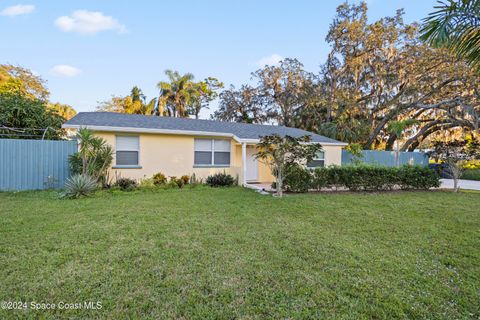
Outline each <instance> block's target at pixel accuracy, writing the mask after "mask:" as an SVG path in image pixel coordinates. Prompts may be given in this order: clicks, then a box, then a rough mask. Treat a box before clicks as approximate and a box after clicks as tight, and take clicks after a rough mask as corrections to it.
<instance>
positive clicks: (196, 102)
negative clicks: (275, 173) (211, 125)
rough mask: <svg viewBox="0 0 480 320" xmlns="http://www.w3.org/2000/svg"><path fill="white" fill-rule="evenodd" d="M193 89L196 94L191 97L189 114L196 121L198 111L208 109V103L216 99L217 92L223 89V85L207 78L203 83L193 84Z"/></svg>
mask: <svg viewBox="0 0 480 320" xmlns="http://www.w3.org/2000/svg"><path fill="white" fill-rule="evenodd" d="M194 87H195V89H196V92H195V94H194V95H193V96H192V103H191V106H190V112H189V113H190V114H191V115H193V116H195V119H198V117H199V115H200V111H201V110H202V109H208V105H209V104H210V102H212V101H213V100H215V99H216V98H217V97H218V90H220V89H221V88H223V83H222V82H220V81H218V79H217V78H212V77H209V78H207V79H205V80H204V81H200V82H198V83H195V84H194Z"/></svg>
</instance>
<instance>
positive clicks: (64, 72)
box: [50, 64, 82, 77]
mask: <svg viewBox="0 0 480 320" xmlns="http://www.w3.org/2000/svg"><path fill="white" fill-rule="evenodd" d="M50 73H51V74H53V75H54V76H59V77H75V76H78V75H79V74H80V73H82V70H80V69H78V68H75V67H73V66H69V65H68V64H59V65H56V66H54V67H53V68H52V69H50Z"/></svg>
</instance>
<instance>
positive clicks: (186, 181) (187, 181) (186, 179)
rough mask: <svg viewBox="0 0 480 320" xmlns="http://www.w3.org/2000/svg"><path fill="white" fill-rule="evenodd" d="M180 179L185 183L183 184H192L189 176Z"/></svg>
mask: <svg viewBox="0 0 480 320" xmlns="http://www.w3.org/2000/svg"><path fill="white" fill-rule="evenodd" d="M180 179H181V180H182V181H183V184H184V185H185V184H188V183H189V182H190V177H189V176H187V175H183V176H181V177H180Z"/></svg>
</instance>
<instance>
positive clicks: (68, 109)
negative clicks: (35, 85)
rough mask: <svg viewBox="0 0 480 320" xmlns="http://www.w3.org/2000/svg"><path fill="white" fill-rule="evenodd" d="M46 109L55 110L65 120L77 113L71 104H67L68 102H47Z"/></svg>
mask: <svg viewBox="0 0 480 320" xmlns="http://www.w3.org/2000/svg"><path fill="white" fill-rule="evenodd" d="M47 109H48V110H51V111H53V112H55V113H56V114H58V115H59V116H61V117H62V118H63V119H65V120H69V119H71V118H73V117H74V116H75V115H76V114H77V111H75V109H74V108H73V107H72V106H69V105H68V104H62V103H58V102H56V103H48V104H47Z"/></svg>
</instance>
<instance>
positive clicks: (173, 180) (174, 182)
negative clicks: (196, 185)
mask: <svg viewBox="0 0 480 320" xmlns="http://www.w3.org/2000/svg"><path fill="white" fill-rule="evenodd" d="M168 184H169V186H171V187H173V188H176V187H178V188H180V189H181V188H183V186H184V185H185V181H184V180H183V179H182V177H180V178H178V179H177V177H175V176H173V177H170V182H169V183H168Z"/></svg>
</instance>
